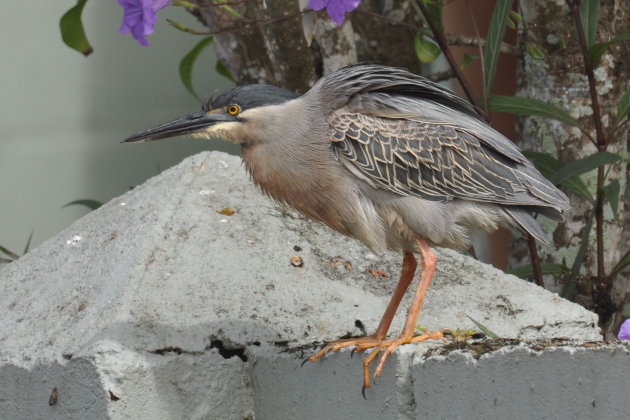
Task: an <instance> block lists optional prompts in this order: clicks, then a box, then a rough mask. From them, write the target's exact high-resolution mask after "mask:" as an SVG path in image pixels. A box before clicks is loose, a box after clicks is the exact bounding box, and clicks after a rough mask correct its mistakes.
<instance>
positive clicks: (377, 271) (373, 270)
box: [368, 268, 389, 279]
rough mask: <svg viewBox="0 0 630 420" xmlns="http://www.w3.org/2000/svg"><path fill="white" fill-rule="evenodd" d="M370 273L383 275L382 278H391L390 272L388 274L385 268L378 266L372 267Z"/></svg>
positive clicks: (378, 275)
mask: <svg viewBox="0 0 630 420" xmlns="http://www.w3.org/2000/svg"><path fill="white" fill-rule="evenodd" d="M368 273H370V275H372V276H374V277H381V278H384V279H388V278H389V274H387V273H386V272H384V271H383V270H379V269H378V268H370V269H369V270H368Z"/></svg>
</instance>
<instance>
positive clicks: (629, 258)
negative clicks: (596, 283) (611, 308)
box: [608, 251, 630, 312]
mask: <svg viewBox="0 0 630 420" xmlns="http://www.w3.org/2000/svg"><path fill="white" fill-rule="evenodd" d="M629 265H630V251H627V252H626V253H625V255H624V256H623V257H621V259H620V260H619V262H618V263H617V264H616V265H615V267H614V268H613V269H612V270H610V274H609V275H608V277H609V278H611V279H614V278H615V277H616V276H617V274H619V273H621V272H622V271H623V270H625V268H626V267H627V266H629ZM629 305H630V303H626V306H625V307H624V312H625V311H626V308H628V307H629Z"/></svg>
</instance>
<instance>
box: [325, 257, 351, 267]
mask: <svg viewBox="0 0 630 420" xmlns="http://www.w3.org/2000/svg"><path fill="white" fill-rule="evenodd" d="M328 263H329V264H330V265H333V266H334V265H342V266H343V267H344V268H345V269H346V270H352V263H351V262H350V261H348V260H344V259H343V258H342V257H341V256H340V255H337V256H336V257H332V258H331V259H330V260H329V261H328Z"/></svg>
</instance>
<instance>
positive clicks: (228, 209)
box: [217, 207, 236, 216]
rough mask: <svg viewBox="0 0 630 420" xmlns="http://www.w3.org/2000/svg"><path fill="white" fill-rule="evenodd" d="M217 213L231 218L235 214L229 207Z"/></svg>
mask: <svg viewBox="0 0 630 420" xmlns="http://www.w3.org/2000/svg"><path fill="white" fill-rule="evenodd" d="M217 213H219V214H222V215H224V216H233V215H234V214H235V213H236V212H235V211H234V210H232V209H231V208H229V207H225V208H223V209H221V210H219V211H218V212H217Z"/></svg>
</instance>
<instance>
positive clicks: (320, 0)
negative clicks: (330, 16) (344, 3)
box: [308, 0, 330, 10]
mask: <svg viewBox="0 0 630 420" xmlns="http://www.w3.org/2000/svg"><path fill="white" fill-rule="evenodd" d="M329 1H330V0H309V1H308V8H309V9H311V10H322V9H323V8H324V7H326V6H328V3H329Z"/></svg>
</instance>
